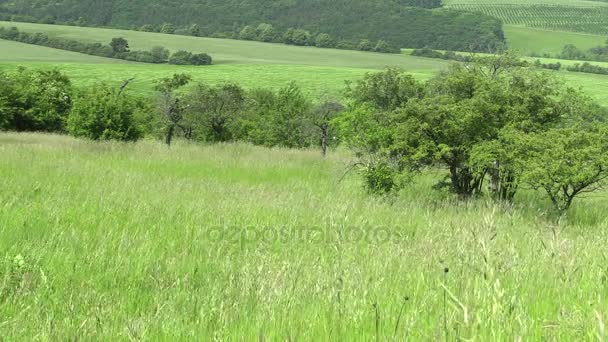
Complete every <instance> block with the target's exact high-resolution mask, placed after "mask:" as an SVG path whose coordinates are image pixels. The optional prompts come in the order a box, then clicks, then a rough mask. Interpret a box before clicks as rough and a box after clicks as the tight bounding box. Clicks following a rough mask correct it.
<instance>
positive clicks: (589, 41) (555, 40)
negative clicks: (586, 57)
mask: <svg viewBox="0 0 608 342" xmlns="http://www.w3.org/2000/svg"><path fill="white" fill-rule="evenodd" d="M504 31H505V35H506V37H507V44H509V47H510V48H512V49H516V50H518V51H520V52H521V53H522V54H525V55H530V54H532V53H535V54H538V55H543V54H550V55H552V56H556V55H558V54H560V53H561V52H562V50H563V48H564V46H565V45H566V44H574V45H575V46H576V47H578V48H579V49H581V50H588V49H590V48H592V47H596V46H600V45H603V44H604V43H605V42H606V39H608V36H603V35H596V34H588V33H578V32H558V31H551V30H543V29H535V28H530V27H523V26H513V25H505V26H504Z"/></svg>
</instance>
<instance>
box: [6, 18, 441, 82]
mask: <svg viewBox="0 0 608 342" xmlns="http://www.w3.org/2000/svg"><path fill="white" fill-rule="evenodd" d="M0 25H1V26H6V27H9V26H16V27H17V28H19V29H20V30H23V31H25V32H43V33H47V34H49V35H52V36H57V37H63V38H69V39H75V40H80V41H84V42H99V43H103V44H108V43H109V42H110V41H111V40H112V38H115V37H124V38H125V39H127V40H128V41H129V45H130V47H131V48H132V49H134V50H137V49H149V48H151V47H153V46H157V45H160V46H164V47H166V48H168V49H169V50H171V51H177V50H188V51H191V52H205V53H209V54H210V55H211V56H212V57H213V61H214V63H215V64H243V63H247V64H298V65H315V66H325V67H345V68H363V69H382V68H385V67H387V66H399V67H403V68H405V69H415V70H437V68H440V67H441V63H437V62H436V61H429V60H427V59H424V58H417V57H411V56H403V55H400V54H383V53H375V52H362V51H350V50H337V49H319V48H315V47H301V46H291V45H284V44H269V43H260V42H252V41H242V40H231V39H215V38H200V37H188V36H179V35H168V34H160V33H150V32H138V31H126V30H114V29H101V28H89V27H75V26H61V25H42V24H30V23H14V22H0Z"/></svg>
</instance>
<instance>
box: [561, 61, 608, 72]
mask: <svg viewBox="0 0 608 342" xmlns="http://www.w3.org/2000/svg"><path fill="white" fill-rule="evenodd" d="M567 69H568V71H572V72H586V73H590V74H600V75H608V68H605V67H601V66H599V65H593V64H589V63H587V62H585V63H583V64H578V63H577V64H574V65H571V66H569V67H568V68H567Z"/></svg>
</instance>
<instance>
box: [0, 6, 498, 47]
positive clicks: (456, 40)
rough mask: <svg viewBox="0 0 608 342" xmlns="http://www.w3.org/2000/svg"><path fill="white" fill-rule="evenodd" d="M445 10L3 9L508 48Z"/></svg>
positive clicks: (407, 43)
mask: <svg viewBox="0 0 608 342" xmlns="http://www.w3.org/2000/svg"><path fill="white" fill-rule="evenodd" d="M440 6H441V3H440V1H439V0H426V1H425V0H379V1H368V0H331V1H330V0H317V1H309V0H294V1H282V0H270V1H269V0H183V1H160V0H151V1H149V0H114V1H98V0H80V1H76V2H75V1H73V0H53V1H51V0H21V1H13V2H7V3H5V4H3V5H0V12H8V13H11V15H12V14H18V15H21V16H22V17H21V18H22V19H23V20H32V19H33V20H36V21H37V20H39V19H41V18H43V17H45V16H50V18H52V20H53V21H56V22H58V23H67V22H74V21H76V20H78V19H79V18H80V17H82V18H83V19H85V20H86V22H87V23H88V24H90V25H97V26H114V27H141V26H142V25H155V26H160V25H163V24H164V23H171V24H172V25H173V30H170V29H167V27H169V28H170V27H171V26H170V25H163V27H164V28H163V29H162V32H166V33H172V31H174V29H175V28H176V27H181V28H185V29H186V30H187V29H188V28H189V27H190V26H191V25H192V24H198V25H199V27H200V31H201V32H202V33H203V34H206V35H214V36H217V37H219V36H228V37H231V36H232V34H234V33H239V32H240V31H241V29H242V28H243V27H245V26H247V25H251V26H253V27H256V25H259V24H260V23H268V24H271V25H273V26H274V30H275V32H276V33H278V36H282V35H283V34H284V33H286V32H287V31H288V29H289V28H294V29H302V30H305V31H308V32H310V34H311V35H312V36H313V37H314V38H313V41H310V39H303V40H302V39H300V38H301V37H299V38H298V39H292V40H293V41H295V44H296V45H314V44H315V41H314V39H315V38H316V36H317V35H318V34H319V33H327V34H329V35H330V36H332V37H333V38H334V39H335V40H336V41H347V42H349V43H351V44H358V42H359V41H360V40H361V39H369V40H370V41H372V42H377V41H378V40H384V41H386V42H387V43H388V44H389V45H390V46H395V47H397V48H402V47H403V48H422V47H424V46H429V47H431V48H436V49H443V50H453V51H466V50H469V49H473V50H479V51H488V50H494V49H495V48H496V47H497V46H499V45H501V44H504V35H503V32H502V28H501V23H500V21H499V20H497V19H494V18H492V17H490V16H486V15H483V14H479V13H468V12H463V11H457V10H452V9H443V8H441V9H435V10H430V9H428V8H437V7H440ZM338 14H339V15H338ZM28 18H30V19H28ZM16 20H18V19H16ZM273 36H274V35H265V36H264V38H263V41H275V39H274V38H270V37H273ZM258 37H260V36H259V32H258ZM374 46H375V43H374ZM374 46H372V48H373V47H374Z"/></svg>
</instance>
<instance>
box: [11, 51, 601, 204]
mask: <svg viewBox="0 0 608 342" xmlns="http://www.w3.org/2000/svg"><path fill="white" fill-rule="evenodd" d="M519 63H520V61H519V59H518V58H517V57H516V56H513V55H512V54H510V53H506V54H503V55H499V56H494V57H483V58H478V57H475V58H474V61H473V62H472V63H464V64H462V63H461V64H454V65H452V66H451V67H450V68H449V69H447V70H445V71H443V72H441V73H440V74H439V75H437V76H436V77H434V78H432V79H430V80H428V81H425V82H421V81H418V80H417V79H415V78H414V77H413V76H412V75H410V74H407V73H405V72H403V71H401V70H399V69H387V70H386V71H384V72H377V73H370V74H367V75H366V76H365V77H364V78H363V79H361V80H360V81H357V82H354V83H351V84H349V85H348V86H347V89H346V92H345V94H346V98H344V99H342V100H340V101H339V100H337V99H335V98H331V97H325V98H321V99H317V101H315V102H312V101H311V100H310V98H308V97H307V96H305V95H304V94H303V93H302V91H301V89H300V88H299V87H298V86H297V85H296V84H295V83H291V84H287V85H286V86H284V87H283V88H281V89H279V90H271V89H250V90H246V89H243V88H242V87H241V86H239V85H238V84H235V83H223V84H219V85H209V84H205V83H196V82H194V81H193V80H192V78H191V77H190V76H189V75H187V74H174V75H172V76H171V77H166V78H162V79H159V80H157V81H156V84H155V91H156V95H155V96H154V98H153V99H149V98H142V97H138V96H135V95H132V94H131V93H130V92H129V82H130V81H128V80H127V81H125V82H124V83H123V84H122V85H121V86H120V87H111V86H108V85H105V84H99V85H97V86H95V87H89V88H87V89H74V88H73V87H72V85H71V83H70V80H69V79H68V78H67V77H66V76H65V75H63V74H61V73H60V72H58V71H56V70H51V71H33V70H28V69H24V68H20V69H18V70H16V71H14V72H5V73H0V114H1V115H0V128H1V129H4V130H15V131H45V132H59V133H68V134H71V135H74V136H76V137H83V138H88V139H92V140H108V139H112V140H122V141H136V140H138V139H140V138H142V137H145V136H149V137H156V138H157V139H162V140H163V141H164V142H165V143H166V144H167V145H168V146H171V144H172V143H173V141H174V140H175V139H176V138H179V139H187V140H192V141H199V142H207V143H213V142H235V141H242V142H248V143H251V144H255V145H262V146H283V147H289V148H307V147H318V148H320V149H321V150H322V152H323V154H326V153H327V152H328V150H329V149H331V148H332V147H335V146H337V145H342V146H345V147H348V148H349V149H351V150H352V151H353V152H354V156H356V160H355V161H354V163H353V169H354V170H356V171H357V172H358V174H359V175H360V176H361V179H362V180H363V183H364V184H365V187H366V189H367V190H368V191H369V192H370V193H371V194H375V195H382V196H387V195H390V194H394V193H398V192H399V191H407V188H408V186H409V185H410V184H411V182H412V181H413V180H414V179H415V178H416V175H418V174H421V173H424V172H425V171H426V170H429V169H433V170H443V171H444V172H445V178H443V179H441V180H440V181H439V182H438V183H437V184H436V185H435V186H434V187H433V188H434V189H436V190H443V191H447V192H450V193H453V194H455V195H457V197H458V198H461V199H463V200H465V199H471V198H476V197H490V198H493V199H495V200H497V201H502V202H507V203H510V202H514V201H516V194H517V193H518V192H519V191H520V190H521V189H522V188H527V189H535V190H538V191H542V192H543V193H545V194H546V196H547V198H548V199H549V200H550V201H551V202H552V203H553V205H554V207H555V209H556V211H557V212H559V213H563V212H565V211H566V210H568V208H569V207H570V206H571V205H572V203H573V201H574V199H575V198H577V197H579V196H580V195H582V194H585V193H588V192H592V191H595V190H597V189H599V188H601V187H602V186H603V185H605V184H606V179H608V124H607V123H606V118H607V117H608V112H607V110H606V109H605V108H603V107H601V106H599V105H598V104H597V103H595V102H594V101H592V100H591V99H590V98H589V97H588V96H586V95H585V94H583V93H581V92H580V91H579V90H576V89H571V88H569V87H566V86H565V85H564V84H563V83H561V82H560V81H559V80H557V79H555V78H554V77H553V76H552V75H551V74H549V73H541V72H536V71H534V70H533V69H529V68H521V67H520V66H519ZM429 191H431V189H430V188H429Z"/></svg>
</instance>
